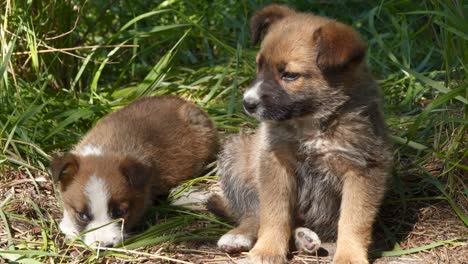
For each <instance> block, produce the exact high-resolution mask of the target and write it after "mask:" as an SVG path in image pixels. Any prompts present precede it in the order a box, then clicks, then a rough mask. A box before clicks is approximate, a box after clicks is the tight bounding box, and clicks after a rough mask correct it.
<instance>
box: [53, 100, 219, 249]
mask: <svg viewBox="0 0 468 264" xmlns="http://www.w3.org/2000/svg"><path fill="white" fill-rule="evenodd" d="M216 151H217V136H216V131H215V128H214V126H213V123H212V121H211V120H210V118H209V117H208V115H207V114H206V113H205V112H203V110H202V109H200V108H199V107H197V106H196V105H195V104H193V103H190V102H187V101H185V100H183V99H181V98H177V97H173V96H162V97H148V98H143V99H140V100H138V101H136V102H134V103H132V104H130V105H128V106H126V107H124V108H122V109H120V110H119V111H117V112H114V113H111V114H109V115H107V116H106V117H104V118H103V119H102V120H100V121H99V122H98V123H97V124H96V126H95V127H94V128H93V129H91V131H89V132H88V134H86V136H85V137H84V138H83V140H81V142H80V143H79V144H78V145H76V146H75V147H74V148H73V150H72V151H71V153H70V154H67V155H65V156H62V157H57V158H54V160H53V161H52V166H51V171H52V176H53V179H54V181H56V182H57V181H58V183H59V185H58V186H59V191H60V193H61V197H62V200H63V206H64V208H63V219H62V222H61V223H60V229H61V230H62V232H64V233H65V234H66V235H68V236H72V237H74V236H77V235H79V233H81V232H84V231H88V230H90V229H94V228H98V227H101V226H103V227H101V228H98V229H97V230H95V231H91V232H89V233H86V234H85V235H83V237H82V239H83V241H84V242H85V243H86V244H88V245H92V244H95V245H98V246H113V245H115V244H117V243H119V242H120V241H121V240H122V238H123V236H124V235H125V233H126V232H127V231H128V230H130V229H131V228H132V227H134V226H135V224H137V223H138V221H139V220H140V218H141V216H142V214H143V213H144V211H145V208H147V207H148V206H149V205H150V202H151V201H152V199H154V198H155V197H157V196H160V195H165V194H167V193H168V192H169V189H171V188H172V187H175V186H176V185H177V184H178V183H180V182H181V181H184V180H187V179H189V178H191V177H193V176H197V175H199V174H200V173H201V172H202V171H203V169H204V168H205V165H206V164H207V163H208V162H209V161H211V160H213V159H214V158H215V156H216ZM115 219H123V221H121V222H114V223H111V224H108V223H109V222H111V221H113V220H115ZM106 224H108V225H106ZM122 227H123V229H122Z"/></svg>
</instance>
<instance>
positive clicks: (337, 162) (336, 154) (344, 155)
mask: <svg viewBox="0 0 468 264" xmlns="http://www.w3.org/2000/svg"><path fill="white" fill-rule="evenodd" d="M298 161H299V164H300V165H299V167H300V171H299V172H300V174H302V176H305V177H310V176H312V175H316V176H317V177H318V176H320V177H321V178H324V177H325V178H330V177H331V178H334V177H336V176H339V175H337V174H339V172H338V171H339V170H338V171H337V167H339V166H342V165H344V164H345V163H360V162H362V159H361V155H360V153H359V151H358V150H357V149H356V148H355V147H353V145H352V144H350V143H349V142H347V141H345V140H340V139H336V138H330V137H326V136H325V135H321V134H320V133H317V134H316V135H314V136H313V137H308V138H305V139H303V140H301V141H300V143H299V149H298ZM311 174H312V175H311ZM330 180H333V179H330Z"/></svg>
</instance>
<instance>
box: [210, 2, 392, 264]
mask: <svg viewBox="0 0 468 264" xmlns="http://www.w3.org/2000/svg"><path fill="white" fill-rule="evenodd" d="M250 29H251V33H252V37H253V40H254V42H258V41H260V40H262V39H263V40H262V43H261V48H260V51H259V52H258V55H257V78H256V80H255V81H254V82H253V84H252V85H251V86H250V87H249V88H248V89H247V90H246V92H245V93H244V102H243V103H244V108H245V110H246V111H247V112H248V113H249V114H251V115H252V116H254V117H255V118H257V119H258V120H260V121H261V124H260V127H259V128H258V130H257V132H256V133H255V134H253V135H245V134H241V135H238V136H234V137H233V138H231V139H230V140H229V141H228V142H227V144H226V145H225V146H224V150H223V151H222V153H221V155H220V158H219V169H220V175H221V176H222V180H221V185H222V188H223V192H224V196H225V197H224V198H222V200H221V199H220V198H221V197H219V196H218V197H212V199H211V200H210V203H209V206H211V207H212V208H214V209H217V210H222V209H223V206H226V207H227V209H228V213H229V214H230V215H231V216H233V217H234V218H236V219H237V220H238V222H239V226H238V227H237V228H235V229H233V230H231V231H230V232H228V233H227V234H225V235H224V236H223V237H221V239H220V240H219V242H218V246H219V247H220V248H221V249H223V250H225V251H228V252H234V251H241V250H250V253H249V258H250V260H251V261H252V262H254V263H284V262H286V255H287V253H288V242H289V240H290V238H291V236H292V235H293V234H292V233H293V229H294V228H296V227H297V226H296V225H295V223H297V222H298V221H302V222H303V227H305V228H300V229H296V232H295V239H296V242H298V243H296V244H297V245H299V246H302V247H304V248H302V249H303V250H306V251H308V250H310V251H313V250H315V248H316V247H315V246H316V244H314V243H316V242H317V241H316V239H315V238H314V237H313V236H314V233H313V232H312V231H311V230H313V231H315V232H316V233H317V234H319V236H320V238H321V239H323V240H332V239H335V238H336V237H337V240H338V241H337V250H336V254H335V257H334V263H367V262H368V260H367V247H368V245H369V242H370V238H371V229H372V224H373V221H374V218H375V215H376V213H377V211H378V208H379V205H380V203H381V200H382V197H383V195H384V190H385V184H386V181H387V178H388V175H389V173H388V171H389V167H390V165H391V152H390V151H389V147H388V145H387V143H386V135H385V125H384V119H383V116H382V113H381V110H380V101H379V91H378V88H377V86H376V83H375V82H374V80H373V78H372V76H371V74H370V73H369V71H368V68H367V65H366V63H365V61H364V57H365V52H366V47H365V45H364V43H363V41H362V40H361V38H360V37H359V35H358V34H357V33H356V32H355V31H354V30H353V29H352V28H351V27H349V26H346V25H344V24H342V23H339V22H336V21H334V20H331V19H328V18H324V17H319V16H315V15H312V14H306V13H299V12H296V11H294V10H292V9H290V8H288V7H285V6H279V5H271V6H268V7H266V8H264V9H262V10H260V11H258V12H256V13H255V14H254V16H253V17H252V18H251V20H250ZM318 243H320V242H318Z"/></svg>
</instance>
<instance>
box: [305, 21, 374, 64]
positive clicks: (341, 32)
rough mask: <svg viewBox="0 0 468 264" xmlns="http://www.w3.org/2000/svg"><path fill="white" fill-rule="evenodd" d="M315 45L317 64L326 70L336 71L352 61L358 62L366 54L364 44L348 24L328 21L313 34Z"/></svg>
mask: <svg viewBox="0 0 468 264" xmlns="http://www.w3.org/2000/svg"><path fill="white" fill-rule="evenodd" d="M313 40H314V42H315V43H316V45H317V65H318V67H319V68H320V69H321V70H322V71H324V72H326V71H338V70H341V69H343V68H345V67H346V66H348V65H350V64H352V63H356V64H357V63H360V62H361V61H362V60H363V59H364V57H365V55H366V45H365V44H364V42H363V41H362V39H361V37H360V36H359V34H358V33H357V32H356V31H355V30H354V29H353V28H351V27H350V26H347V25H345V24H342V23H339V22H330V23H328V24H325V25H324V26H321V27H320V28H318V29H317V30H316V31H315V32H314V35H313Z"/></svg>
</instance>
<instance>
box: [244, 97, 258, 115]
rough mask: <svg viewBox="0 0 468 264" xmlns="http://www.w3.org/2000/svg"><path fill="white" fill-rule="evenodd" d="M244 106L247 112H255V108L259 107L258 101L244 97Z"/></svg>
mask: <svg viewBox="0 0 468 264" xmlns="http://www.w3.org/2000/svg"><path fill="white" fill-rule="evenodd" d="M243 104H244V108H245V110H246V111H247V112H249V113H253V112H255V110H256V109H257V107H258V102H255V101H253V100H249V99H244V102H243Z"/></svg>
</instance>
